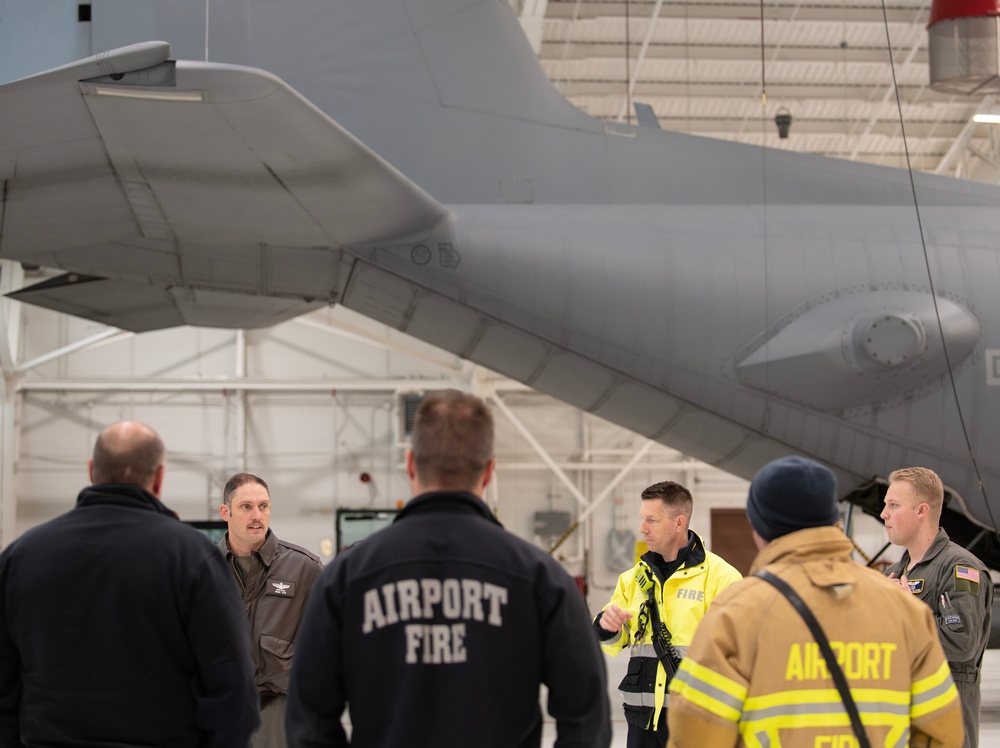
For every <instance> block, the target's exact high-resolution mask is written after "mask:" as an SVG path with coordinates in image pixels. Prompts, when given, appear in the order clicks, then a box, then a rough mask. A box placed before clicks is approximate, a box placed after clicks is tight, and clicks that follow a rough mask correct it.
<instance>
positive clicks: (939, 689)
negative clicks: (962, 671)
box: [910, 678, 951, 707]
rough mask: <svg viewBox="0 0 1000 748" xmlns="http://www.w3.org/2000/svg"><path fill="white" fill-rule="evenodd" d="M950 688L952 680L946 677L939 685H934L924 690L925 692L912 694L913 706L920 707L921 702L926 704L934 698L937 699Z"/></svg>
mask: <svg viewBox="0 0 1000 748" xmlns="http://www.w3.org/2000/svg"><path fill="white" fill-rule="evenodd" d="M949 688H951V682H950V681H949V680H948V678H945V679H944V680H943V681H941V682H940V683H939V684H938V685H936V686H934V688H931V689H930V690H928V691H924V692H923V693H919V694H911V695H910V699H911V700H912V704H911V706H912V707H918V706H920V705H921V704H926V703H927V702H928V701H931V700H932V699H936V698H938V697H939V696H943V695H944V694H945V692H946V691H947V690H948V689H949Z"/></svg>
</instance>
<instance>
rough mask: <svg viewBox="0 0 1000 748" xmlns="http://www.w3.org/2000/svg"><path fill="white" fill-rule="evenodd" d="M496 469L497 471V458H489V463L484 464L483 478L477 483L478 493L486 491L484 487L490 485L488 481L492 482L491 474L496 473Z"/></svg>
mask: <svg viewBox="0 0 1000 748" xmlns="http://www.w3.org/2000/svg"><path fill="white" fill-rule="evenodd" d="M496 469H497V458H496V457H491V458H490V461H489V462H488V463H486V469H485V470H483V477H482V478H481V479H480V481H479V491H480V493H482V492H484V491H485V490H486V487H487V486H488V485H489V484H490V481H491V480H493V473H494V472H496Z"/></svg>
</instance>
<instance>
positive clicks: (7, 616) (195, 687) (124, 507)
mask: <svg viewBox="0 0 1000 748" xmlns="http://www.w3.org/2000/svg"><path fill="white" fill-rule="evenodd" d="M258 723H259V714H258V698H257V691H256V689H255V688H254V683H253V665H252V663H251V660H250V649H249V635H248V628H247V624H246V619H245V618H244V616H243V608H242V606H241V605H240V601H239V598H238V597H237V595H236V591H235V589H234V588H233V582H232V579H231V577H230V572H229V570H228V569H227V568H226V564H225V562H224V561H223V559H222V558H221V557H220V555H219V552H218V551H217V550H216V548H215V546H214V545H213V544H212V543H211V541H209V540H208V539H207V538H206V537H205V536H204V535H202V534H201V533H199V532H198V531H197V530H194V529H192V528H190V527H187V526H186V525H184V524H183V523H182V522H179V521H178V520H177V518H176V517H175V516H174V514H173V513H172V512H171V511H170V510H169V509H167V508H166V507H165V506H164V505H163V504H162V503H161V502H160V501H159V500H158V499H157V498H156V497H155V496H153V495H152V494H150V493H147V492H146V491H144V490H143V489H141V488H139V487H138V486H132V485H119V484H106V485H98V486H92V487H90V488H87V489H84V490H83V491H82V492H81V493H80V496H79V498H78V499H77V504H76V507H75V508H74V509H72V510H71V511H69V512H67V513H65V514H63V515H62V516H60V517H57V518H56V519H54V520H51V521H50V522H46V523H44V524H42V525H39V526H38V527H36V528H34V529H32V530H29V531H28V532H26V533H24V535H22V536H21V537H20V538H19V539H18V540H16V541H14V542H13V543H11V545H10V546H8V547H7V549H6V550H5V551H4V552H3V554H2V555H0V746H21V745H24V746H77V747H78V746H101V748H108V747H109V746H115V747H118V748H124V747H125V746H164V747H166V746H171V747H173V746H176V747H177V748H181V747H182V746H183V747H184V748H190V747H191V746H213V747H219V748H222V747H225V748H245V746H246V745H247V744H248V740H249V736H250V734H251V733H252V732H253V730H254V729H255V728H256V726H257V724H258Z"/></svg>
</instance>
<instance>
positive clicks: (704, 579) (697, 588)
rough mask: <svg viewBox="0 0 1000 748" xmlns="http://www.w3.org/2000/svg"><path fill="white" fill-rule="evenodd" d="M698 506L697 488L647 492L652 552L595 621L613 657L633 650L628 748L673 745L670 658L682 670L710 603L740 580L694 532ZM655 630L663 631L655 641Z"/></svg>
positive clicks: (626, 694)
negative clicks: (665, 650)
mask: <svg viewBox="0 0 1000 748" xmlns="http://www.w3.org/2000/svg"><path fill="white" fill-rule="evenodd" d="M693 507H694V501H693V499H692V497H691V492H690V491H688V490H687V489H686V488H684V486H682V485H680V484H679V483H673V482H672V481H664V482H662V483H655V484H654V485H652V486H650V487H649V488H647V489H646V490H645V491H643V492H642V507H641V509H640V512H639V515H640V517H641V519H642V522H641V523H640V525H639V532H640V533H642V536H643V538H644V539H645V540H646V545H647V546H648V547H649V550H648V552H646V553H644V554H643V556H642V558H641V559H640V560H639V562H638V563H637V564H636V565H635V566H634V567H633V568H632V569H629V570H628V571H627V572H625V573H624V574H622V575H621V576H620V577H619V578H618V585H617V587H616V588H615V592H614V594H613V595H612V597H611V602H609V603H608V604H607V605H606V606H604V610H603V611H601V613H600V614H598V616H597V618H596V619H595V620H594V628H595V630H596V631H597V634H598V637H599V638H600V640H601V648H602V649H603V650H604V651H605V652H607V653H608V654H610V655H612V656H614V655H617V654H618V653H619V652H621V651H622V650H623V649H626V648H627V649H628V650H629V654H630V655H631V659H630V660H629V666H628V673H627V674H626V675H625V677H624V678H623V679H622V682H621V685H620V686H619V690H620V691H621V694H622V699H623V700H624V711H625V720H626V722H627V723H628V738H627V744H626V745H627V748H663V746H665V745H666V742H667V727H666V707H667V700H666V693H667V684H668V683H669V681H670V677H671V676H672V675H673V672H669V673H668V672H667V669H665V667H664V660H665V661H666V666H667V668H669V669H671V670H672V669H673V668H675V667H676V661H677V660H678V659H679V658H680V657H683V656H684V652H686V651H687V647H688V644H690V643H691V637H692V636H693V635H694V631H695V628H697V626H698V622H699V621H701V619H702V616H704V615H705V611H706V610H707V609H708V606H709V604H710V603H711V602H712V600H714V599H715V597H716V595H718V594H719V593H720V592H722V590H724V589H725V588H726V587H728V586H729V585H730V584H732V583H733V582H735V581H737V580H739V579H740V578H741V575H740V573H739V572H738V571H737V570H736V569H735V568H733V567H732V566H730V565H729V564H728V563H726V561H725V560H723V559H722V558H721V557H719V556H717V555H715V554H714V553H712V552H711V551H709V550H707V549H706V548H705V544H704V543H703V542H702V540H701V538H700V537H698V535H697V534H695V533H694V532H692V531H691V530H689V529H688V523H689V522H690V520H691V511H692V509H693ZM661 626H662V627H665V628H662V627H661ZM654 632H658V633H659V634H660V637H659V641H657V642H656V643H655V645H654ZM668 632H669V633H668ZM668 637H669V641H667V638H668ZM664 647H668V648H669V654H668V655H666V656H662V657H661V656H658V654H657V651H656V649H657V648H660V650H661V654H662V653H663V648H664Z"/></svg>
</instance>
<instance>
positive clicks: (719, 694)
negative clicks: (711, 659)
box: [674, 668, 743, 713]
mask: <svg viewBox="0 0 1000 748" xmlns="http://www.w3.org/2000/svg"><path fill="white" fill-rule="evenodd" d="M674 680H676V681H680V682H681V683H684V684H686V685H687V686H688V688H690V689H691V690H692V691H697V692H698V693H703V694H705V695H706V696H708V697H709V698H710V699H713V700H714V701H717V702H719V703H720V704H723V705H725V706H728V707H729V708H730V709H732V710H733V711H735V712H737V713H739V712H742V711H743V701H742V700H741V699H738V698H736V697H735V696H733V695H732V694H728V693H726V692H725V691H723V690H722V689H720V688H716V687H715V686H712V685H709V684H708V683H706V682H705V681H703V680H702V679H701V678H698V677H697V676H695V675H692V674H691V671H690V670H687V669H685V668H681V669H680V670H678V671H677V675H675V676H674Z"/></svg>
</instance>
